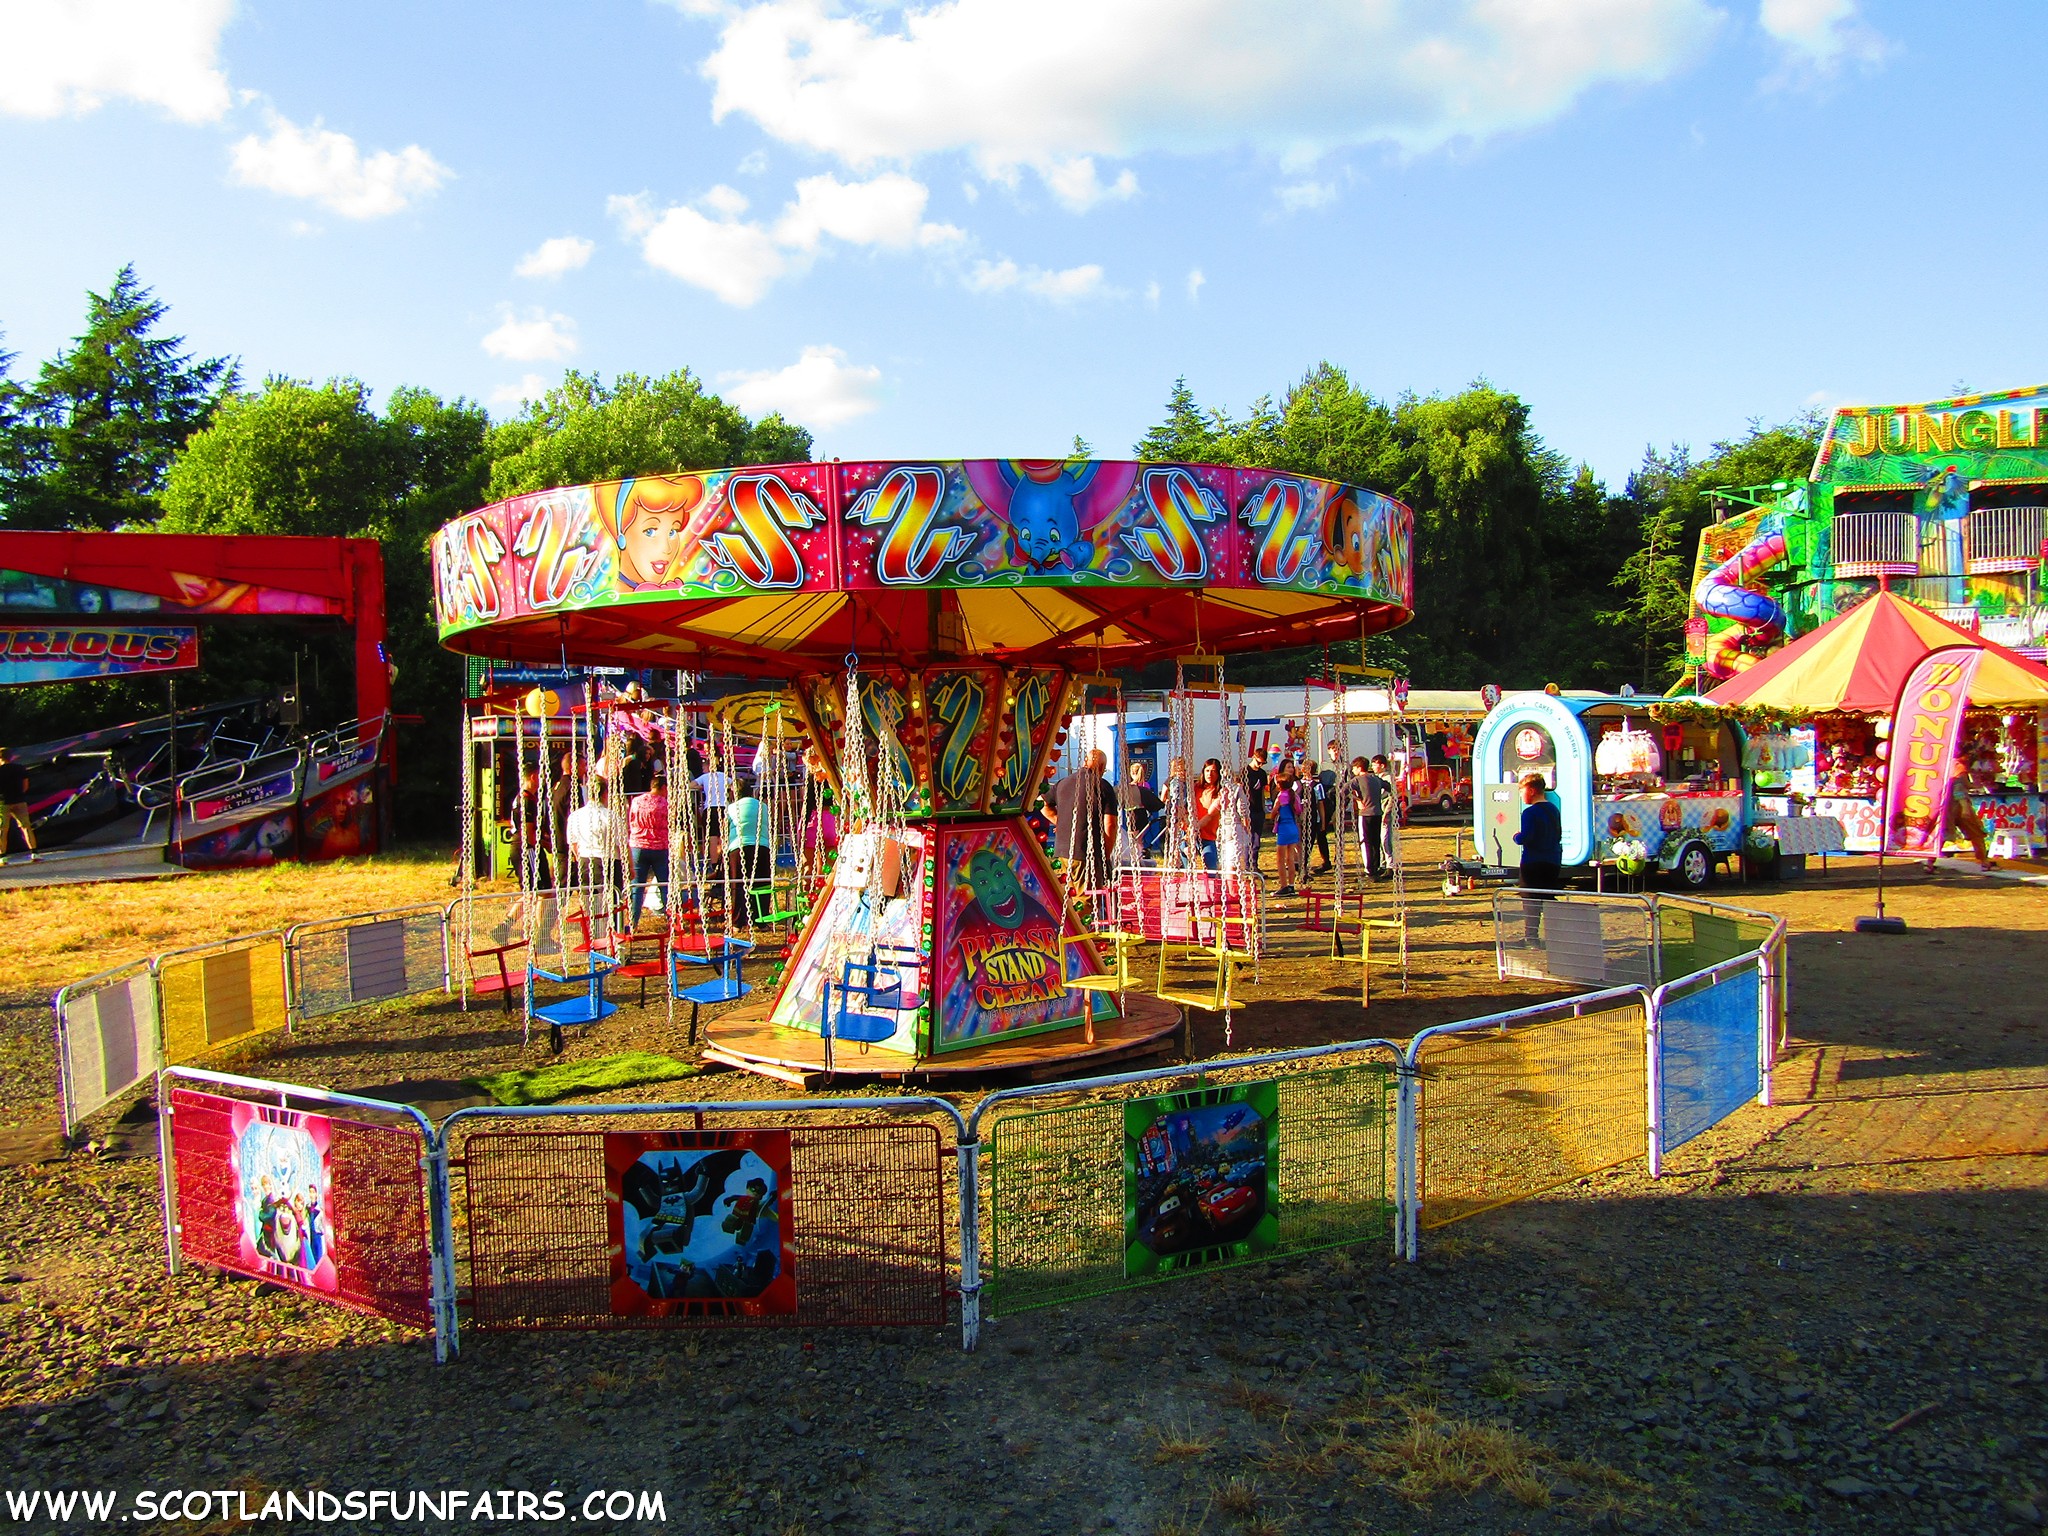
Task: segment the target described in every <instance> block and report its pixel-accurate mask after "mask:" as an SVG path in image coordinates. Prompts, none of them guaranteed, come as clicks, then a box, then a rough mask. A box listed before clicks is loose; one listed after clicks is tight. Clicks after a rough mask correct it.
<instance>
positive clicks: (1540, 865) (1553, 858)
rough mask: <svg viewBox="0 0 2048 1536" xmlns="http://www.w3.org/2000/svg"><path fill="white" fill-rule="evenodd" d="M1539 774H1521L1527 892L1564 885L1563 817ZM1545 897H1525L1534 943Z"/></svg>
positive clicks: (1520, 837)
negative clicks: (1541, 903) (1541, 904)
mask: <svg viewBox="0 0 2048 1536" xmlns="http://www.w3.org/2000/svg"><path fill="white" fill-rule="evenodd" d="M1548 787H1549V786H1547V785H1546V784H1545V783H1544V782H1543V775H1542V774H1540V773H1530V774H1524V775H1523V776H1522V830H1521V831H1519V832H1517V833H1516V834H1515V841H1516V842H1518V843H1520V844H1521V845H1522V878H1521V880H1520V881H1519V884H1520V885H1521V887H1522V889H1523V890H1525V891H1555V890H1557V889H1559V888H1560V887H1562V886H1563V884H1564V818H1563V817H1562V816H1560V815H1559V814H1558V810H1557V807H1556V806H1555V805H1554V804H1552V803H1551V800H1550V797H1549V795H1548V794H1547V793H1545V791H1546V790H1547V789H1548ZM1546 899H1547V898H1544V897H1526V896H1525V897H1524V898H1523V899H1522V923H1523V928H1524V930H1525V932H1526V934H1527V936H1528V940H1529V942H1530V943H1531V944H1535V943H1536V942H1537V933H1538V930H1539V928H1540V927H1541V925H1542V921H1543V908H1542V907H1541V906H1539V905H1538V902H1540V901H1543V900H1546Z"/></svg>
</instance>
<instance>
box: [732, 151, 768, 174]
mask: <svg viewBox="0 0 2048 1536" xmlns="http://www.w3.org/2000/svg"><path fill="white" fill-rule="evenodd" d="M733 169H734V170H735V171H736V172H738V173H739V174H740V175H742V176H759V175H760V174H762V172H764V171H766V170H767V169H768V152H767V151H766V150H765V149H756V150H751V151H749V152H748V153H746V154H744V155H742V156H740V163H739V164H738V165H736V166H734V167H733Z"/></svg>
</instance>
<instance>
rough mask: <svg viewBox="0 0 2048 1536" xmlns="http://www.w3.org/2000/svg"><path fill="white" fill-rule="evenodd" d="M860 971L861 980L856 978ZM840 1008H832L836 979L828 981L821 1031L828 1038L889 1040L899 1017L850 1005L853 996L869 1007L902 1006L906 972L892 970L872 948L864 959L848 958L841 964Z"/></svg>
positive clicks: (860, 1041)
mask: <svg viewBox="0 0 2048 1536" xmlns="http://www.w3.org/2000/svg"><path fill="white" fill-rule="evenodd" d="M856 972H858V973H860V975H861V976H862V978H863V979H862V980H860V981H855V980H854V979H853V978H854V974H855V973H856ZM838 990H839V1012H838V1013H837V1015H836V1016H835V1015H834V1013H833V1011H832V991H833V983H831V982H829V981H828V982H826V983H825V1005H824V1017H823V1020H822V1022H821V1025H820V1030H819V1032H820V1033H821V1034H822V1035H824V1036H825V1038H827V1039H829V1040H851V1041H853V1042H854V1043H855V1044H857V1045H873V1044H875V1043H876V1042H877V1041H880V1040H886V1039H888V1038H889V1037H890V1036H891V1035H893V1034H895V1033H896V1020H895V1018H894V1016H893V1015H891V1014H883V1013H867V1012H857V1011H855V1010H854V1008H853V1007H852V1006H851V1005H850V1001H849V1000H850V999H853V998H859V999H860V1001H861V1002H862V1003H863V1004H864V1005H865V1006H866V1007H867V1008H890V1009H895V1008H901V1007H903V1006H904V1004H903V973H902V972H901V971H892V970H890V969H888V968H887V967H885V966H884V965H883V964H882V963H881V961H880V960H879V959H878V958H876V952H875V951H873V950H870V951H869V952H868V958H867V959H865V960H848V961H847V962H846V963H845V964H844V965H842V966H841V967H840V968H839V982H838Z"/></svg>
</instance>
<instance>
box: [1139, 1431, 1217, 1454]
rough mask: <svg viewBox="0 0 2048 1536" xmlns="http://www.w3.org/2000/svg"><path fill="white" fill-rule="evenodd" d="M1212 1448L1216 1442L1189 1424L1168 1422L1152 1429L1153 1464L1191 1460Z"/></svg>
mask: <svg viewBox="0 0 2048 1536" xmlns="http://www.w3.org/2000/svg"><path fill="white" fill-rule="evenodd" d="M1214 1449H1216V1442H1215V1441H1214V1440H1208V1439H1204V1438H1203V1437H1202V1436H1201V1435H1198V1434H1197V1433H1195V1429H1194V1426H1193V1425H1191V1424H1186V1425H1179V1426H1176V1425H1172V1424H1168V1425H1165V1426H1164V1427H1162V1428H1159V1429H1155V1430H1153V1431H1152V1460H1153V1462H1154V1463H1155V1464H1164V1463H1166V1462H1169V1461H1192V1460H1194V1459H1195V1458H1196V1457H1198V1456H1206V1455H1208V1454H1209V1453H1210V1452H1211V1451H1213V1450H1214Z"/></svg>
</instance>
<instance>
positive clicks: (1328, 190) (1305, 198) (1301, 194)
mask: <svg viewBox="0 0 2048 1536" xmlns="http://www.w3.org/2000/svg"><path fill="white" fill-rule="evenodd" d="M1278 196H1279V198H1280V206H1281V207H1282V208H1285V209H1286V210H1287V211H1288V212H1289V213H1301V212H1303V211H1305V210H1307V209H1310V208H1320V207H1322V206H1323V205H1324V204H1326V203H1334V202H1335V201H1336V200H1337V184H1336V183H1335V182H1333V181H1291V182H1289V183H1287V185H1285V186H1283V187H1281V188H1280V189H1279V192H1278Z"/></svg>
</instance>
